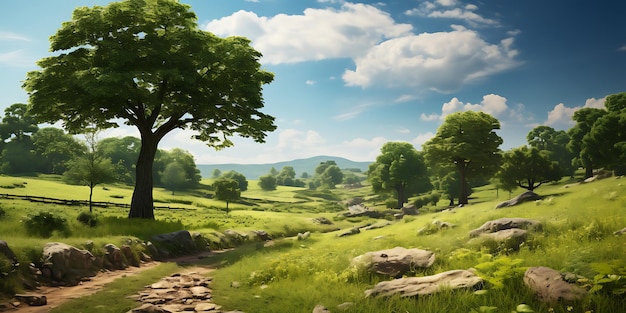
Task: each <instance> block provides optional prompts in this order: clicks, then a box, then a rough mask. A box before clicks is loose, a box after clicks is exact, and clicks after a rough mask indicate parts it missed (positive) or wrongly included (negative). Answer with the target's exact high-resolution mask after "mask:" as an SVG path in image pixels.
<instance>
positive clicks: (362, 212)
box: [343, 203, 383, 218]
mask: <svg viewBox="0 0 626 313" xmlns="http://www.w3.org/2000/svg"><path fill="white" fill-rule="evenodd" d="M382 215H383V214H381V213H380V212H378V211H375V210H370V209H369V208H368V207H366V206H365V205H363V204H362V203H359V204H355V205H351V206H349V207H348V212H345V213H343V216H345V217H357V216H367V217H372V218H379V217H381V216H382Z"/></svg>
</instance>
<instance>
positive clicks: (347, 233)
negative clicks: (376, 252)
mask: <svg viewBox="0 0 626 313" xmlns="http://www.w3.org/2000/svg"><path fill="white" fill-rule="evenodd" d="M360 232H361V231H360V230H359V228H358V227H353V228H350V229H349V230H346V231H343V232H340V233H339V234H337V237H345V236H352V235H356V234H358V233H360Z"/></svg>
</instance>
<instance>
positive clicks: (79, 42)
mask: <svg viewBox="0 0 626 313" xmlns="http://www.w3.org/2000/svg"><path fill="white" fill-rule="evenodd" d="M50 41H51V46H50V48H51V51H52V52H54V55H53V56H50V57H46V58H44V59H42V60H40V61H39V62H38V65H39V66H40V67H41V69H40V70H36V71H31V72H29V73H28V74H27V78H26V81H25V82H24V85H23V87H24V88H25V89H26V91H27V92H28V93H29V97H30V106H29V111H30V112H31V113H32V116H33V117H34V118H36V120H37V121H38V122H48V123H55V122H58V121H61V122H62V124H63V127H64V128H65V129H66V130H68V131H69V132H71V133H80V132H82V131H83V129H85V128H86V127H87V126H91V125H95V126H96V127H97V128H100V129H104V128H110V127H118V126H119V124H118V123H119V121H123V123H125V124H127V125H132V126H134V127H136V128H137V129H138V130H139V133H140V137H141V148H140V151H139V157H138V159H137V164H136V184H135V190H134V192H133V197H132V202H131V209H130V212H129V217H131V218H150V219H153V218H154V205H153V196H152V187H153V171H152V166H153V162H154V157H155V154H156V151H157V146H158V144H159V142H160V140H161V139H162V138H163V137H164V136H165V135H166V134H168V133H169V132H171V131H172V130H175V129H190V130H192V131H195V132H196V135H194V136H193V138H195V139H198V140H201V141H204V142H206V143H207V145H208V146H211V147H215V148H218V149H219V148H224V147H228V146H231V145H232V142H231V141H230V140H229V137H231V136H233V135H236V134H238V135H240V136H242V137H248V138H252V139H253V140H254V141H257V142H264V141H265V136H266V133H267V132H271V131H273V130H275V128H276V126H275V125H274V117H272V116H270V115H267V114H264V113H262V112H261V111H260V109H262V108H263V106H264V102H263V97H262V87H263V85H264V84H268V83H270V82H271V81H272V80H273V74H272V73H270V72H267V71H265V70H262V69H261V68H260V63H259V59H260V57H261V54H260V53H259V52H258V51H256V50H254V49H253V48H252V47H251V46H250V41H249V40H248V39H246V38H242V37H228V38H219V37H217V36H215V35H213V34H211V33H209V32H206V31H202V30H200V29H199V28H198V24H197V18H196V15H195V14H194V13H193V12H192V11H191V10H190V6H189V5H185V4H182V3H179V2H178V1H174V0H124V1H120V2H113V3H110V4H109V5H107V6H94V7H91V8H89V7H80V8H77V9H76V10H74V12H73V15H72V19H71V20H70V21H68V22H65V23H63V24H62V26H61V28H60V29H59V30H58V31H57V32H56V34H54V35H53V36H52V37H51V38H50Z"/></svg>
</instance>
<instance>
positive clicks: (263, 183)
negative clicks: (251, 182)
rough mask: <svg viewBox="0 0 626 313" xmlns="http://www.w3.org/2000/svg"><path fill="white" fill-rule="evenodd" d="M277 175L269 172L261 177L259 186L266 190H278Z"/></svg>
mask: <svg viewBox="0 0 626 313" xmlns="http://www.w3.org/2000/svg"><path fill="white" fill-rule="evenodd" d="M276 186H277V183H276V176H274V175H272V174H267V175H263V176H261V177H259V187H261V189H263V190H265V191H271V190H276Z"/></svg>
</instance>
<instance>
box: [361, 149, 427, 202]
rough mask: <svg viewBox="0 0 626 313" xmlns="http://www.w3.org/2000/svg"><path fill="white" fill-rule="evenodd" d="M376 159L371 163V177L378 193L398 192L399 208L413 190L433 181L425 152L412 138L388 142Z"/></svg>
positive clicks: (369, 173)
mask: <svg viewBox="0 0 626 313" xmlns="http://www.w3.org/2000/svg"><path fill="white" fill-rule="evenodd" d="M380 151H381V154H380V155H379V156H377V157H376V162H374V163H372V164H370V166H369V170H368V178H369V180H370V182H371V183H372V189H373V190H374V192H376V193H378V194H382V195H385V194H389V193H395V196H396V200H397V201H396V208H401V207H402V206H403V205H404V203H406V202H407V200H408V197H409V196H410V195H411V194H415V193H417V192H418V191H426V190H419V189H420V187H424V186H430V183H428V184H427V185H424V184H423V183H421V182H420V181H427V182H429V179H428V176H427V171H426V164H425V163H424V158H423V157H422V155H421V154H420V153H419V152H417V150H415V148H414V147H413V145H412V144H410V143H408V142H388V143H386V144H384V145H383V147H382V148H381V149H380Z"/></svg>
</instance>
